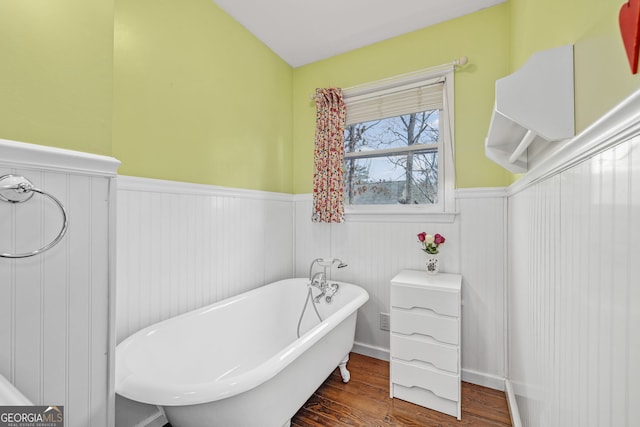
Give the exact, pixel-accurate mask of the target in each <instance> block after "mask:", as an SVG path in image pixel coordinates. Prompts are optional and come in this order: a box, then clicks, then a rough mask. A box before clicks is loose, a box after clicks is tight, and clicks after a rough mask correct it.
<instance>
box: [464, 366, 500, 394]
mask: <svg viewBox="0 0 640 427" xmlns="http://www.w3.org/2000/svg"><path fill="white" fill-rule="evenodd" d="M462 381H465V382H468V383H471V384H476V385H480V386H483V387H488V388H492V389H494V390H500V391H504V378H503V377H498V376H496V375H491V374H485V373H484V372H477V371H472V370H471V369H463V370H462Z"/></svg>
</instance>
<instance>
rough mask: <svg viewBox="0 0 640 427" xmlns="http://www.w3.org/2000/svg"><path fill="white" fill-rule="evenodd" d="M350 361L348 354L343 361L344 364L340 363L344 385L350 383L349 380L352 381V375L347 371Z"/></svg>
mask: <svg viewBox="0 0 640 427" xmlns="http://www.w3.org/2000/svg"><path fill="white" fill-rule="evenodd" d="M348 361H349V355H348V354H347V355H346V356H345V357H344V359H342V362H340V364H339V365H338V368H340V375H342V382H343V383H348V382H349V380H350V379H351V373H350V372H349V370H348V369H347V362H348Z"/></svg>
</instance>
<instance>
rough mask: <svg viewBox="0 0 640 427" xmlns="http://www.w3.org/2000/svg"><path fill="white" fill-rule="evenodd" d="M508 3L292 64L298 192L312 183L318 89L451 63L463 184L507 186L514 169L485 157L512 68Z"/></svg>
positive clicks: (460, 182)
mask: <svg viewBox="0 0 640 427" xmlns="http://www.w3.org/2000/svg"><path fill="white" fill-rule="evenodd" d="M508 51H509V7H508V5H506V4H502V5H499V6H496V7H492V8H489V9H485V10H482V11H480V12H476V13H474V14H471V15H467V16H464V17H462V18H458V19H454V20H451V21H447V22H444V23H441V24H438V25H435V26H432V27H429V28H426V29H423V30H420V31H416V32H412V33H409V34H406V35H403V36H400V37H395V38H393V39H390V40H387V41H384V42H381V43H376V44H374V45H371V46H368V47H364V48H362V49H358V50H356V51H352V52H349V53H346V54H343V55H339V56H335V57H333V58H329V59H327V60H324V61H319V62H316V63H313V64H309V65H307V66H304V67H300V68H297V69H295V71H294V76H293V82H294V83H293V87H294V89H293V94H294V97H293V116H294V120H293V123H294V125H293V138H294V152H293V159H294V169H293V180H294V183H293V186H294V192H295V193H308V192H311V189H312V168H313V139H314V131H315V127H314V119H315V105H314V104H313V102H312V101H311V99H310V95H311V94H313V93H314V90H315V88H316V87H328V86H337V87H342V88H346V87H350V86H355V85H358V84H362V83H366V82H370V81H374V80H378V79H382V78H385V77H391V76H394V75H397V74H402V73H408V72H411V71H416V70H420V69H424V68H428V67H433V66H436V65H440V64H444V63H450V62H452V61H453V60H454V59H457V58H459V57H460V56H463V55H466V56H467V57H468V58H469V65H467V66H465V67H464V68H462V69H460V70H459V71H457V72H456V73H455V163H456V184H457V186H458V187H492V186H504V185H506V184H507V183H508V182H509V179H510V174H509V173H507V171H505V170H504V169H502V168H501V167H499V166H497V165H496V164H494V163H493V162H491V161H489V160H488V159H487V158H486V157H485V155H484V139H485V137H486V135H487V131H488V128H489V120H490V118H491V111H492V107H493V102H494V85H495V81H496V79H498V78H500V77H503V76H505V75H506V74H508V72H509V58H508Z"/></svg>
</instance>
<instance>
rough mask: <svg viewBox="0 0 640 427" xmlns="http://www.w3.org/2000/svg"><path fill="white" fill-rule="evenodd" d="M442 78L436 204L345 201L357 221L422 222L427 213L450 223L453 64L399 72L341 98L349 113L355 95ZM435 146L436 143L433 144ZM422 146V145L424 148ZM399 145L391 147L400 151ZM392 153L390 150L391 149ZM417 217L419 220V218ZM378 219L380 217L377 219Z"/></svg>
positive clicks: (452, 206) (348, 213)
mask: <svg viewBox="0 0 640 427" xmlns="http://www.w3.org/2000/svg"><path fill="white" fill-rule="evenodd" d="M438 80H442V81H443V87H442V91H443V109H442V111H441V113H440V118H439V120H440V121H441V126H440V129H441V132H440V135H439V138H438V143H437V148H438V203H435V204H430V205H402V204H393V205H350V204H346V203H345V210H344V212H345V216H346V217H348V218H350V219H356V220H364V221H366V220H376V217H379V216H380V215H382V216H392V217H393V218H394V219H398V217H400V216H402V217H404V220H407V221H412V220H416V221H422V220H424V215H429V216H430V220H431V221H440V222H452V221H453V217H454V215H455V170H454V143H453V141H454V105H453V104H454V84H453V82H454V65H452V64H450V65H449V64H448V65H443V66H439V67H433V68H429V69H425V70H420V71H417V72H413V73H408V74H402V75H399V76H396V77H391V78H387V79H383V80H378V81H374V82H371V83H366V84H363V85H359V86H354V87H351V88H347V89H343V96H344V101H345V104H346V106H347V115H348V114H349V113H348V111H349V101H350V99H351V100H354V98H356V97H358V98H359V99H362V97H365V96H369V97H375V96H377V95H378V94H380V93H382V92H388V91H393V90H404V89H407V88H410V87H416V86H419V85H425V84H429V83H435V82H436V81H438ZM434 145H436V144H434ZM423 148H424V147H423ZM403 149H404V147H402V148H401V149H400V150H398V149H390V150H394V152H395V153H399V152H401V151H402V150H403ZM390 153H391V151H390ZM365 157H369V156H367V155H362V154H360V155H357V154H356V153H345V160H346V159H348V158H365ZM418 217H419V219H418ZM378 219H379V218H378Z"/></svg>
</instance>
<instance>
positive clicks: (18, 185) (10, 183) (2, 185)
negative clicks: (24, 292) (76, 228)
mask: <svg viewBox="0 0 640 427" xmlns="http://www.w3.org/2000/svg"><path fill="white" fill-rule="evenodd" d="M33 193H39V194H42V195H43V196H47V197H48V198H50V199H51V200H53V202H54V203H55V204H56V205H58V207H59V208H60V211H61V212H62V229H60V232H59V233H58V236H57V237H56V238H55V239H53V241H51V242H50V243H49V244H47V245H44V246H43V247H41V248H40V249H36V250H35V251H33V252H25V253H21V254H4V253H0V258H28V257H31V256H34V255H38V254H40V253H42V252H44V251H46V250H48V249H51V248H52V247H54V246H55V245H57V244H58V242H59V241H60V240H62V238H63V237H64V235H65V233H66V232H67V227H68V226H69V221H68V219H67V211H66V210H65V209H64V206H63V205H62V203H60V200H58V199H56V198H55V197H54V196H52V195H51V194H49V193H47V192H46V191H42V190H40V189H39V188H36V187H34V186H33V184H32V183H31V181H29V180H28V179H27V178H25V177H23V176H20V175H4V176H2V177H0V200H2V201H3V202H8V203H24V202H26V201H28V200H30V199H31V197H33Z"/></svg>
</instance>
